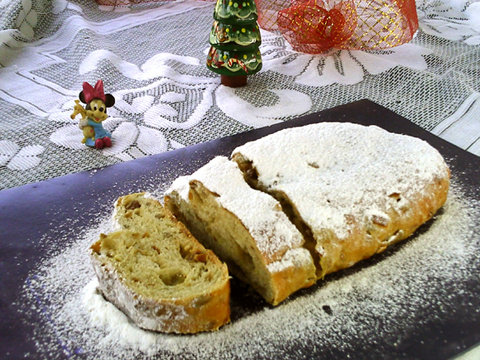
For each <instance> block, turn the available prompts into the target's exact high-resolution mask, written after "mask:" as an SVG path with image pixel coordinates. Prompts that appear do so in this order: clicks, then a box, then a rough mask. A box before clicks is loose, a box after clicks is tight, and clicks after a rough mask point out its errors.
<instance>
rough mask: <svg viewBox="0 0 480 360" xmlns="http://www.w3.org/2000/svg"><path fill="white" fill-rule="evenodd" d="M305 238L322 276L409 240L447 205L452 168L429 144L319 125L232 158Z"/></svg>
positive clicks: (379, 132) (344, 126)
mask: <svg viewBox="0 0 480 360" xmlns="http://www.w3.org/2000/svg"><path fill="white" fill-rule="evenodd" d="M232 158H233V160H235V161H236V162H237V163H238V165H239V167H240V169H242V171H243V173H244V176H245V178H246V180H247V182H248V183H249V184H250V185H251V186H252V187H253V188H255V189H259V190H261V191H264V192H266V193H268V194H271V195H272V196H274V197H275V198H276V199H277V200H278V201H279V202H280V203H281V204H282V206H283V209H284V210H285V212H286V213H287V214H288V216H289V218H290V219H291V220H292V222H293V223H295V224H296V226H297V228H298V229H300V231H301V232H302V233H303V235H304V237H305V239H306V246H307V248H308V249H309V250H310V251H311V253H312V256H313V257H314V258H315V260H316V264H317V269H318V270H317V275H318V278H322V277H323V276H325V275H326V274H328V273H331V272H334V271H337V270H340V269H343V268H347V267H349V266H352V265H353V264H355V263H357V262H358V261H360V260H362V259H366V258H368V257H370V256H372V255H373V254H375V253H379V252H381V251H383V250H385V249H386V248H387V247H388V246H389V245H391V244H394V243H396V242H398V241H400V240H402V239H405V238H407V237H409V236H410V235H411V234H412V233H413V232H414V231H415V230H416V229H417V228H418V227H419V226H420V225H421V224H423V223H424V222H426V221H427V220H428V219H430V218H431V217H432V216H433V215H434V214H435V212H436V211H437V210H438V209H439V208H440V207H441V206H442V205H443V203H444V202H445V200H446V198H447V193H448V188H449V174H450V173H449V169H448V167H447V165H446V163H445V161H444V160H443V158H442V156H441V155H440V154H439V152H438V151H437V150H435V149H434V148H433V147H431V146H430V145H428V144H427V143H426V142H425V141H422V140H420V139H417V138H413V137H410V136H405V135H399V134H392V133H389V132H387V131H385V130H383V129H380V128H378V127H375V126H369V127H366V126H361V125H356V124H350V123H319V124H314V125H308V126H304V127H298V128H292V129H286V130H282V131H279V132H277V133H274V134H272V135H269V136H266V137H264V138H262V139H259V140H256V141H253V142H250V143H247V144H245V145H243V146H240V147H238V148H236V149H235V150H234V151H233V153H232Z"/></svg>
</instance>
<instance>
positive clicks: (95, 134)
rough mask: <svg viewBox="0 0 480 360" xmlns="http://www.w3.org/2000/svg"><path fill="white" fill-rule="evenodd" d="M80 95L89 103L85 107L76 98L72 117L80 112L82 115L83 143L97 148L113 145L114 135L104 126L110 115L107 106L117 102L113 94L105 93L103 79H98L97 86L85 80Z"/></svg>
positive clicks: (85, 102) (80, 97) (82, 99)
mask: <svg viewBox="0 0 480 360" xmlns="http://www.w3.org/2000/svg"><path fill="white" fill-rule="evenodd" d="M78 97H79V99H80V101H81V102H82V103H84V104H87V105H86V106H85V108H83V106H82V105H80V102H79V100H75V106H74V108H73V113H72V114H71V115H70V117H71V118H72V119H74V118H75V116H77V115H78V114H80V115H81V116H82V119H81V120H80V123H79V124H78V126H79V127H80V129H82V131H83V139H82V143H83V144H85V145H87V146H89V147H94V148H95V149H103V148H104V147H110V146H112V140H111V137H112V135H111V134H110V133H109V132H108V131H106V130H105V129H104V128H103V125H102V121H104V120H105V119H106V118H107V117H108V115H107V107H112V106H113V105H114V104H115V98H114V97H113V95H111V94H105V93H104V92H103V81H102V80H98V81H97V83H96V84H95V87H92V85H90V84H89V83H87V82H84V83H83V91H81V92H80V94H79V95H78Z"/></svg>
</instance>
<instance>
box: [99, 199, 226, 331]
mask: <svg viewBox="0 0 480 360" xmlns="http://www.w3.org/2000/svg"><path fill="white" fill-rule="evenodd" d="M116 206H117V209H116V210H117V211H116V220H117V221H118V223H119V224H120V225H121V227H122V230H120V231H117V232H114V233H111V234H107V235H104V234H101V235H100V239H99V240H98V241H97V242H95V243H94V244H93V245H92V246H91V255H92V261H93V264H94V268H95V270H96V273H97V276H98V278H99V283H100V289H101V291H102V292H103V293H104V295H105V297H106V298H107V299H108V300H110V301H111V302H113V303H114V304H115V305H117V307H119V308H120V309H121V310H122V311H124V312H125V313H126V314H127V315H128V316H129V317H130V318H131V319H132V320H133V321H134V322H135V323H136V324H137V325H138V326H140V327H142V328H145V329H149V330H155V331H163V332H177V333H194V332H198V331H209V330H216V329H218V328H219V327H220V326H222V325H224V324H225V323H227V322H229V315H230V308H229V294H230V287H229V277H228V271H227V268H226V266H225V264H223V263H221V262H220V261H219V260H218V258H217V257H216V256H215V254H213V253H212V252H211V251H210V250H207V249H205V248H204V247H203V246H202V245H201V244H200V243H198V241H196V239H195V238H194V237H193V236H192V235H191V234H190V233H189V232H188V230H187V229H186V228H185V227H184V226H183V224H181V223H179V222H178V221H177V220H176V219H175V217H174V216H173V215H171V214H170V213H169V212H168V211H167V210H166V209H165V208H164V207H163V206H162V205H161V204H160V203H159V202H158V201H156V200H154V199H148V198H144V197H143V196H142V194H132V195H127V196H125V197H123V198H120V199H119V200H118V201H117V205H116Z"/></svg>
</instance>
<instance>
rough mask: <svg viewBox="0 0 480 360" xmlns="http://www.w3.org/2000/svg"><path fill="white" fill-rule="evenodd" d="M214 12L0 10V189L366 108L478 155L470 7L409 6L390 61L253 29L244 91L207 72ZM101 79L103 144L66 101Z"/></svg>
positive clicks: (385, 55) (184, 8)
mask: <svg viewBox="0 0 480 360" xmlns="http://www.w3.org/2000/svg"><path fill="white" fill-rule="evenodd" d="M213 6H214V4H213V3H212V2H201V1H193V0H185V1H166V2H159V3H153V4H148V5H143V6H139V5H136V6H131V7H122V8H107V7H100V6H98V5H97V4H96V3H95V2H94V1H93V0H83V1H66V0H55V1H53V2H52V1H49V0H0V14H1V15H0V189H3V188H9V187H14V186H19V185H22V184H26V183H29V182H35V181H41V180H45V179H48V178H52V177H56V176H60V175H65V174H68V173H72V172H78V171H82V170H89V169H93V168H98V167H102V166H106V165H110V164H114V163H117V162H121V161H126V160H131V159H135V158H138V157H142V156H147V155H150V154H157V153H160V152H164V151H169V150H172V149H176V148H180V147H184V146H189V145H192V144H196V143H200V142H204V141H208V140H212V139H215V138H219V137H223V136H226V135H232V134H235V133H239V132H242V131H246V130H249V129H252V128H257V127H262V126H266V125H270V124H273V123H277V122H281V121H285V120H288V119H292V118H295V117H298V116H300V115H304V114H307V113H312V112H317V111H321V110H323V109H326V108H330V107H333V106H336V105H340V104H344V103H348V102H351V101H354V100H358V99H363V98H368V99H371V100H373V101H375V102H377V103H378V104H381V105H383V106H385V107H387V108H389V109H391V110H393V111H395V112H397V113H399V114H401V115H403V116H404V117H406V118H408V119H409V120H411V121H412V122H414V123H416V124H418V125H420V126H421V127H423V128H425V129H427V130H429V131H431V132H432V133H434V134H437V135H439V136H441V137H443V138H445V139H446V140H448V141H451V142H453V143H455V144H457V145H458V146H460V147H462V148H463V149H467V150H468V151H471V152H473V153H475V154H477V155H480V2H472V1H463V0H455V1H453V0H452V1H451V2H450V3H448V2H441V1H428V0H427V1H423V2H422V1H419V2H417V8H418V16H419V21H420V30H419V31H418V33H417V34H416V36H415V38H414V39H413V41H412V42H411V43H408V44H405V45H403V46H400V47H397V48H394V49H391V50H388V51H352V50H350V51H347V50H343V51H332V52H330V53H329V54H326V55H306V54H301V53H297V52H295V51H293V50H292V49H291V47H290V45H289V44H288V43H287V42H286V41H285V40H284V39H283V38H282V37H281V36H280V35H278V34H275V33H269V32H262V46H261V48H260V49H261V52H262V56H263V62H264V65H263V70H262V71H261V72H260V73H258V74H256V75H253V76H251V77H249V82H248V85H247V86H246V87H244V88H239V89H236V90H234V89H231V88H227V87H224V86H221V85H220V80H219V77H218V76H217V75H216V74H214V73H212V72H210V71H209V70H208V69H207V68H206V66H205V59H206V52H207V50H208V48H209V44H208V34H209V31H210V27H211V25H212V22H213V18H212V15H213ZM98 79H103V80H104V83H105V91H106V92H108V93H112V94H113V95H114V96H115V98H116V104H115V106H114V107H113V108H112V109H111V110H109V115H110V117H109V118H108V119H107V120H106V121H105V123H104V125H105V127H106V128H107V129H108V130H110V131H111V132H112V133H113V142H114V144H113V147H111V148H106V149H103V150H95V149H91V148H88V147H86V146H85V145H83V144H82V143H81V139H82V132H81V130H80V129H79V128H78V126H77V124H78V119H75V120H72V119H71V118H70V113H71V112H72V109H73V105H74V100H75V99H76V98H77V96H78V93H79V92H80V90H81V89H82V83H83V82H84V81H88V82H89V83H91V84H92V85H93V84H95V82H96V81H97V80H98Z"/></svg>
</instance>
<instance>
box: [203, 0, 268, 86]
mask: <svg viewBox="0 0 480 360" xmlns="http://www.w3.org/2000/svg"><path fill="white" fill-rule="evenodd" d="M257 17H258V16H257V7H256V5H255V1H254V0H217V4H216V5H215V11H214V13H213V18H214V19H215V21H214V22H213V26H212V31H211V32H210V45H211V47H210V51H209V52H208V57H207V67H208V68H209V69H210V70H212V71H214V72H216V73H218V74H220V75H221V80H222V84H224V85H227V86H231V87H237V86H243V85H245V84H246V83H247V75H252V74H255V73H256V72H258V71H260V69H261V68H262V56H261V54H260V51H259V49H258V48H259V46H260V43H261V39H260V30H259V28H258V24H257Z"/></svg>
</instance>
